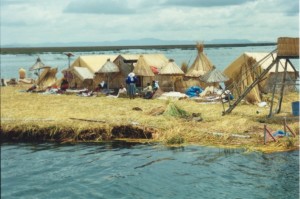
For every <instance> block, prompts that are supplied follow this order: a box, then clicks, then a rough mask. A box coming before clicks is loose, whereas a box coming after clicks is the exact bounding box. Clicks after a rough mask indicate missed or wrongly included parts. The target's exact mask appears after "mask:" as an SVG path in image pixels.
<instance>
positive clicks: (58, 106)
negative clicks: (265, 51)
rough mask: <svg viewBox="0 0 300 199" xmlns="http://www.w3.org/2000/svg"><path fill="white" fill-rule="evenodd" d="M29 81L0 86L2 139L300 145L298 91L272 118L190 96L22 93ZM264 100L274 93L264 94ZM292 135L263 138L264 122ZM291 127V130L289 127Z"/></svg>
mask: <svg viewBox="0 0 300 199" xmlns="http://www.w3.org/2000/svg"><path fill="white" fill-rule="evenodd" d="M26 89H28V86H27V85H25V86H24V85H17V86H6V87H1V131H0V133H1V142H58V143H66V142H70V143H77V142H105V141H112V140H116V139H123V140H124V139H125V140H127V141H139V142H160V143H163V144H166V145H187V144H195V145H202V146H219V147H233V148H243V149H245V150H248V151H252V150H255V151H262V152H275V151H287V150H295V149H298V148H299V117H295V116H293V115H292V110H291V109H292V108H291V103H292V102H293V101H297V100H298V97H299V95H298V93H297V92H292V93H288V94H287V95H285V96H284V100H283V103H282V107H281V109H282V111H281V113H280V114H277V115H275V116H273V117H272V118H268V117H267V116H268V114H269V106H268V105H267V106H264V107H259V106H257V105H252V104H247V103H240V104H239V105H238V106H237V107H236V108H235V110H234V111H232V113H231V114H227V115H224V116H222V110H223V108H222V103H201V102H198V101H195V100H192V99H189V98H183V99H168V100H161V99H151V100H146V99H143V98H135V99H129V98H111V97H107V96H93V97H82V96H77V95H72V94H55V95H51V94H47V95H46V94H42V93H29V92H24V90H26ZM265 99H266V102H267V103H268V101H267V100H268V99H270V96H266V97H265ZM284 121H286V124H287V125H288V127H289V129H290V130H292V131H293V132H294V134H295V135H296V136H293V135H292V134H291V133H290V134H289V136H282V137H276V140H272V139H270V138H268V139H267V140H266V139H265V138H264V127H265V126H267V128H268V129H269V130H270V131H272V132H271V133H274V132H276V131H279V130H284V128H285V127H284V125H283V124H284ZM286 131H289V130H286Z"/></svg>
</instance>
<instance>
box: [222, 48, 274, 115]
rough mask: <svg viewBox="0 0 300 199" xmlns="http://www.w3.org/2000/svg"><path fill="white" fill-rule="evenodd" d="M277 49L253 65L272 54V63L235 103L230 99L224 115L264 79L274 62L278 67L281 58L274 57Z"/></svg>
mask: <svg viewBox="0 0 300 199" xmlns="http://www.w3.org/2000/svg"><path fill="white" fill-rule="evenodd" d="M276 51H277V49H275V50H274V51H272V52H271V53H269V54H268V55H267V56H265V57H264V58H262V59H261V60H260V61H258V62H257V63H255V64H254V65H253V66H252V68H255V67H256V66H257V65H258V64H259V63H260V62H261V61H263V60H264V59H266V58H268V57H270V56H271V57H272V58H273V61H272V63H271V64H270V65H269V66H268V67H267V68H266V69H265V70H264V71H263V72H262V73H261V74H260V75H258V76H257V77H256V78H255V79H254V81H253V82H252V83H251V84H250V85H249V86H248V87H247V88H246V89H245V90H244V91H243V93H241V95H239V97H238V98H237V100H235V101H234V103H233V104H230V101H229V107H228V109H227V110H225V109H224V111H223V115H226V114H229V113H230V112H231V111H232V110H233V109H234V108H235V107H236V106H237V105H238V104H239V103H240V102H241V101H242V99H244V97H246V95H247V94H248V93H249V92H250V91H251V90H252V89H253V88H254V87H255V86H256V85H257V84H258V83H259V82H260V81H261V80H262V79H263V77H264V76H265V75H266V74H267V73H268V72H269V71H270V70H271V68H272V67H273V66H274V64H276V65H277V67H276V69H278V64H279V59H278V58H277V57H276V58H274V57H273V53H274V52H276ZM223 108H224V104H223Z"/></svg>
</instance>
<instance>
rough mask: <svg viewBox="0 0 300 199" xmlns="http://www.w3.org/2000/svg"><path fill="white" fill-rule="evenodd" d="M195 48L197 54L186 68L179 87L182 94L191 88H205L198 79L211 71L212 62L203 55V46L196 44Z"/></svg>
mask: <svg viewBox="0 0 300 199" xmlns="http://www.w3.org/2000/svg"><path fill="white" fill-rule="evenodd" d="M196 48H197V52H198V53H197V56H196V58H195V60H194V62H193V64H192V65H191V66H190V67H189V68H188V70H187V72H186V74H185V77H184V78H183V81H182V84H181V85H179V87H180V90H181V91H182V92H185V90H186V89H187V88H189V87H191V86H199V87H202V88H203V87H206V86H207V85H206V84H205V83H204V82H202V81H201V80H200V78H199V77H201V76H202V75H204V74H206V73H207V72H208V71H211V70H212V69H213V64H212V62H211V61H210V60H209V58H208V57H207V56H206V55H205V54H204V45H203V44H202V43H197V45H196Z"/></svg>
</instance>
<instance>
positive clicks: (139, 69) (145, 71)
mask: <svg viewBox="0 0 300 199" xmlns="http://www.w3.org/2000/svg"><path fill="white" fill-rule="evenodd" d="M133 73H134V74H135V75H136V76H137V77H138V79H139V84H137V87H143V85H145V84H146V82H145V83H144V78H143V77H150V78H154V76H155V75H154V73H153V72H152V70H151V68H150V66H149V65H148V63H147V62H146V61H145V58H144V56H143V55H140V57H139V59H138V61H137V63H136V66H135V67H134V69H133ZM150 80H151V79H150ZM150 80H148V79H147V80H146V81H149V82H150Z"/></svg>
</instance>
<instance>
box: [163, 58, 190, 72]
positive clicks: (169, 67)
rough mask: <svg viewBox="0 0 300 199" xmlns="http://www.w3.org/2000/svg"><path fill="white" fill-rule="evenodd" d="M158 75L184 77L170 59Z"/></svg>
mask: <svg viewBox="0 0 300 199" xmlns="http://www.w3.org/2000/svg"><path fill="white" fill-rule="evenodd" d="M159 74H160V75H174V76H176V75H184V72H183V71H182V70H181V69H180V68H179V66H178V65H177V64H176V63H175V62H174V60H173V59H170V60H169V62H168V64H167V65H166V66H164V67H163V68H162V69H161V71H160V72H159Z"/></svg>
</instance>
